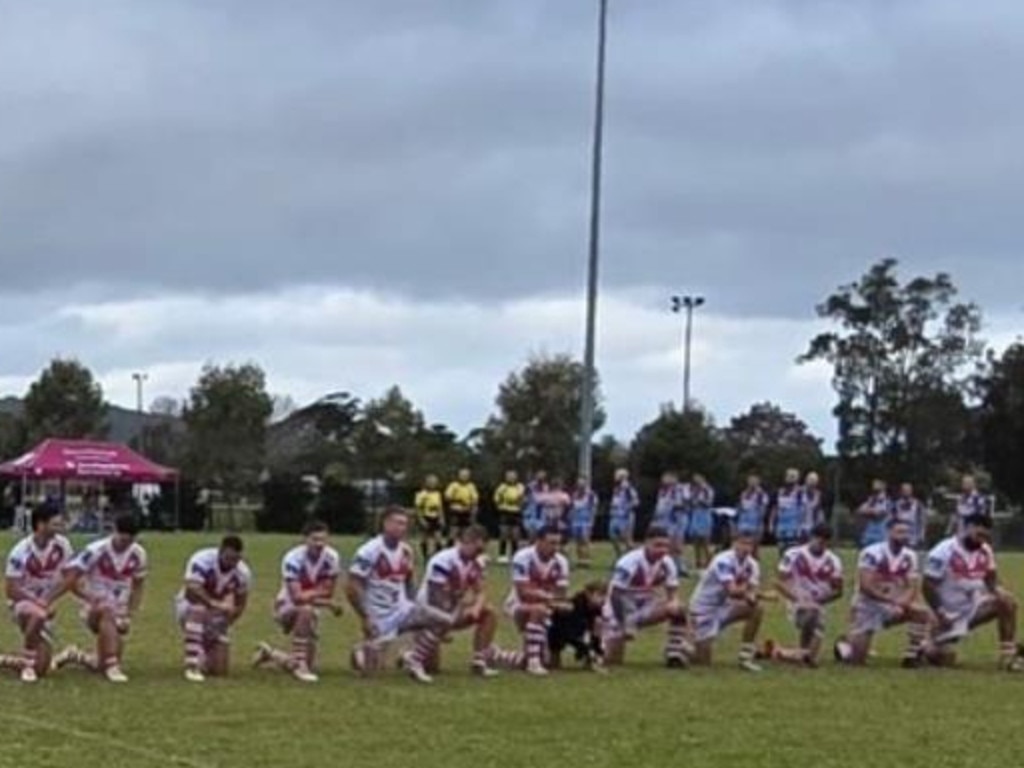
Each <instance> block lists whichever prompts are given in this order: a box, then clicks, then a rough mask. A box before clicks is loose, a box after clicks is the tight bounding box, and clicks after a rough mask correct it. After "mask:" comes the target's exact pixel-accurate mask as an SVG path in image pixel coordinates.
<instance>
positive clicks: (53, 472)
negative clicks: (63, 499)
mask: <svg viewBox="0 0 1024 768" xmlns="http://www.w3.org/2000/svg"><path fill="white" fill-rule="evenodd" d="M0 476H5V477H18V478H21V479H23V480H49V479H60V480H94V481H103V480H112V481H121V482H129V483H170V482H174V481H176V480H177V478H178V471H177V470H175V469H171V468H170V467H164V466H161V465H159V464H156V463H154V462H152V461H150V460H149V459H147V458H146V457H144V456H140V455H139V454H137V453H136V452H135V451H133V450H131V449H130V448H129V447H128V446H126V445H118V444H117V443H102V442H96V441H93V440H58V439H49V440H44V441H43V442H41V443H40V444H39V445H37V446H36V447H35V448H33V449H32V450H31V451H29V452H28V453H25V454H23V455H21V456H19V457H18V458H16V459H12V460H11V461H8V462H5V463H3V464H0Z"/></svg>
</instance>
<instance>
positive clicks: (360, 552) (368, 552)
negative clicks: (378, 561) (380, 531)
mask: <svg viewBox="0 0 1024 768" xmlns="http://www.w3.org/2000/svg"><path fill="white" fill-rule="evenodd" d="M383 546H384V541H383V539H382V538H381V537H380V536H374V537H373V538H372V539H369V540H368V541H364V542H363V543H362V544H360V545H359V547H358V548H357V549H356V554H355V557H356V559H357V560H362V559H372V558H374V557H376V556H377V555H378V554H379V553H380V550H381V547H383Z"/></svg>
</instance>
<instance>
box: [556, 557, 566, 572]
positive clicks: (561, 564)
mask: <svg viewBox="0 0 1024 768" xmlns="http://www.w3.org/2000/svg"><path fill="white" fill-rule="evenodd" d="M555 562H557V563H558V566H559V567H560V568H561V569H562V571H563V572H564V573H568V572H569V558H568V557H566V556H565V555H564V554H562V553H561V552H557V553H555Z"/></svg>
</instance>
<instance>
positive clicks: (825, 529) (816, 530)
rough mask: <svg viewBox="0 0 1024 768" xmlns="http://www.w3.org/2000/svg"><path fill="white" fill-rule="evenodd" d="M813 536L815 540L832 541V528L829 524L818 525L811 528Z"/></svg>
mask: <svg viewBox="0 0 1024 768" xmlns="http://www.w3.org/2000/svg"><path fill="white" fill-rule="evenodd" d="M811 536H812V537H813V538H815V539H824V540H825V541H831V540H832V526H831V525H829V524H828V523H818V524H817V525H816V526H814V527H813V528H811Z"/></svg>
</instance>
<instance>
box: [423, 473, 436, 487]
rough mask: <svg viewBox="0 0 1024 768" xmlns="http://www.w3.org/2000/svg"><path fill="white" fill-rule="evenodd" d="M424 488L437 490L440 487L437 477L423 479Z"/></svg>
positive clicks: (431, 476) (428, 476)
mask: <svg viewBox="0 0 1024 768" xmlns="http://www.w3.org/2000/svg"><path fill="white" fill-rule="evenodd" d="M423 486H424V487H425V488H429V489H430V490H434V489H435V488H437V486H438V480H437V475H427V476H426V477H425V478H424V479H423Z"/></svg>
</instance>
